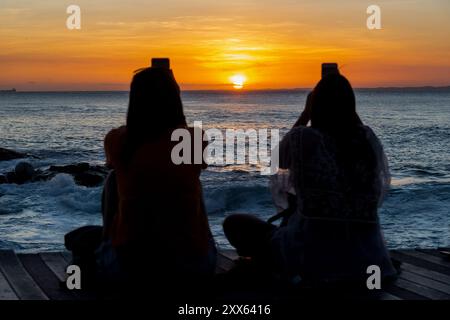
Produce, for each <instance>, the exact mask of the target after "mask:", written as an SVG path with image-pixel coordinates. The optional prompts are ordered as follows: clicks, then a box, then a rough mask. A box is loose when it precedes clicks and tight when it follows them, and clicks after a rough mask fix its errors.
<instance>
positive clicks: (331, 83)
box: [311, 74, 362, 135]
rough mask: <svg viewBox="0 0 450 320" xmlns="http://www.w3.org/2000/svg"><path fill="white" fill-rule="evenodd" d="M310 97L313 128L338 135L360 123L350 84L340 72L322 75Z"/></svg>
mask: <svg viewBox="0 0 450 320" xmlns="http://www.w3.org/2000/svg"><path fill="white" fill-rule="evenodd" d="M311 99H312V102H311V104H312V106H311V127H313V128H316V129H319V130H322V131H326V132H330V133H333V134H335V135H339V134H340V133H345V132H348V131H352V130H353V129H354V128H355V127H356V126H358V125H361V124H362V122H361V120H360V119H359V116H358V114H357V113H356V102H355V94H354V93H353V89H352V86H351V85H350V82H348V80H347V79H346V78H345V77H344V76H342V75H340V74H330V75H328V76H325V77H323V78H322V80H320V81H319V83H318V84H317V85H316V87H315V88H314V90H313V93H312V97H311Z"/></svg>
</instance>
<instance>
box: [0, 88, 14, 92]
mask: <svg viewBox="0 0 450 320" xmlns="http://www.w3.org/2000/svg"><path fill="white" fill-rule="evenodd" d="M16 91H17V90H16V88H12V89H9V90H0V92H16Z"/></svg>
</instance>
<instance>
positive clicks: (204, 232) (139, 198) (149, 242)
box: [105, 127, 210, 263]
mask: <svg viewBox="0 0 450 320" xmlns="http://www.w3.org/2000/svg"><path fill="white" fill-rule="evenodd" d="M191 130H192V129H191ZM126 136H127V129H126V127H121V128H119V129H115V130H112V131H111V132H110V133H109V134H108V135H107V137H106V138H105V149H106V152H107V157H108V161H109V163H110V165H111V166H112V167H113V168H114V169H115V172H116V176H117V187H118V194H119V210H118V214H117V217H116V218H115V219H114V222H113V227H112V228H113V229H112V233H111V238H112V244H113V246H115V247H128V248H129V247H131V248H133V249H139V250H141V249H143V248H144V249H145V251H147V250H149V251H150V252H152V254H153V255H155V257H158V259H162V258H164V260H166V263H168V262H169V260H172V261H171V262H172V263H174V262H176V261H177V262H178V263H183V261H184V260H189V259H195V257H198V258H199V259H200V258H201V257H203V256H205V255H207V253H208V241H209V239H210V232H209V226H208V221H207V218H206V213H205V211H204V206H203V199H202V190H201V184H200V179H199V176H200V171H201V169H202V165H194V164H180V165H175V164H174V163H173V162H172V160H171V150H172V148H173V146H174V145H175V142H172V141H171V131H168V132H167V133H164V134H163V135H162V136H161V137H159V138H158V139H156V140H153V141H149V142H146V143H144V144H142V145H141V146H140V147H139V148H138V149H137V150H136V151H135V152H134V154H133V156H132V157H131V158H130V159H129V160H128V162H127V163H124V162H123V160H122V159H121V155H122V154H123V148H124V147H125V143H126V142H125V141H126ZM175 260H176V261H175Z"/></svg>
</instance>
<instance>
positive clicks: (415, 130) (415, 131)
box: [0, 88, 450, 252]
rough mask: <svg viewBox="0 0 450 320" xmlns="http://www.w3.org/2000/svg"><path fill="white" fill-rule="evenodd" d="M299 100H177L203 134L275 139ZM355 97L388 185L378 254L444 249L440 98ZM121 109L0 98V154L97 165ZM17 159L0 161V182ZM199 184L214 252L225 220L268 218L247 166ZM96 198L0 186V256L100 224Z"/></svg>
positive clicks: (448, 118) (102, 99)
mask: <svg viewBox="0 0 450 320" xmlns="http://www.w3.org/2000/svg"><path fill="white" fill-rule="evenodd" d="M306 95H307V91H306V90H290V91H259V92H244V91H241V92H198V91H197V92H183V102H184V106H185V113H186V117H187V120H188V122H189V123H193V122H194V121H202V123H203V128H204V129H208V128H218V129H244V130H246V129H249V128H253V129H279V130H280V133H281V136H282V135H284V134H285V133H286V132H287V131H288V130H289V128H290V127H291V126H292V124H293V123H294V122H295V120H296V119H297V117H298V115H299V113H300V112H301V110H302V108H303V105H304V103H305V99H306ZM356 98H357V108H358V112H359V114H360V116H361V118H362V120H363V121H364V122H365V124H367V125H369V126H370V127H372V129H373V130H374V131H375V133H376V134H377V135H378V136H379V138H380V139H381V141H382V143H383V145H384V148H385V150H386V154H387V156H388V159H389V163H390V169H391V173H392V178H393V179H392V186H391V190H390V192H389V194H388V197H387V199H386V201H385V202H384V204H383V206H382V208H381V209H380V211H379V212H380V220H381V223H382V228H383V231H384V235H385V238H386V241H387V243H388V246H389V247H391V248H409V247H436V246H448V245H450V152H449V150H450V149H449V143H450V90H449V89H440V90H437V89H431V88H430V89H426V88H424V89H414V90H406V89H394V90H393V89H389V90H387V89H360V90H356ZM127 102H128V93H127V92H80V93H75V92H66V93H65V92H60V93H31V92H30V93H27V92H17V93H0V147H4V148H10V149H14V150H18V151H22V152H26V153H28V154H32V155H34V156H35V157H33V158H29V159H26V161H29V162H30V163H32V164H33V165H34V167H35V168H41V169H45V168H47V167H48V166H50V165H54V164H56V165H63V164H70V163H78V162H89V163H91V164H103V163H104V161H105V156H104V151H103V138H104V136H105V134H106V133H107V132H108V131H109V130H110V129H112V128H114V127H117V126H120V125H123V124H124V123H125V117H126V110H127ZM151 122H152V120H151V119H149V124H150V125H151ZM19 161H23V160H12V161H3V162H0V174H1V173H4V172H7V171H9V170H12V169H13V168H14V166H15V164H16V163H17V162H19ZM201 180H202V184H203V189H204V197H205V203H206V208H207V211H208V216H209V222H210V225H211V229H212V231H213V234H214V236H215V238H216V241H217V242H218V244H219V245H220V246H222V247H226V246H228V243H227V241H226V239H225V238H224V236H223V231H222V227H221V224H222V221H223V219H224V218H225V217H226V216H227V215H229V214H231V213H233V212H245V213H253V214H256V215H257V216H259V217H261V218H263V219H266V218H268V217H269V216H271V215H272V214H274V213H275V211H274V210H275V209H274V206H273V204H272V201H271V195H270V192H269V190H268V187H267V185H268V177H267V176H263V175H261V174H260V171H259V168H257V167H255V166H254V165H223V166H210V167H209V168H208V169H207V170H206V171H205V172H203V173H202V176H201ZM100 195H101V187H96V188H86V187H83V186H78V185H77V184H75V182H74V181H73V179H72V177H71V176H70V175H66V174H59V175H57V176H55V177H54V178H53V179H51V180H49V181H46V182H35V183H29V184H24V185H13V184H3V185H0V249H6V248H8V249H15V250H20V251H25V252H33V251H38V250H39V251H44V250H59V249H61V248H63V236H64V234H65V233H66V232H68V231H70V230H72V229H74V228H76V227H79V226H83V225H88V224H100V223H101V218H100V216H101V214H100ZM158 214H161V213H158ZM168 232H170V228H169V229H168Z"/></svg>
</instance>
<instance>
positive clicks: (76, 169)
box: [48, 162, 90, 174]
mask: <svg viewBox="0 0 450 320" xmlns="http://www.w3.org/2000/svg"><path fill="white" fill-rule="evenodd" d="M89 169H90V165H89V163H86V162H81V163H77V164H69V165H66V166H50V168H49V169H48V170H49V171H53V172H58V173H68V174H78V173H83V172H85V171H87V170H89Z"/></svg>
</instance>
